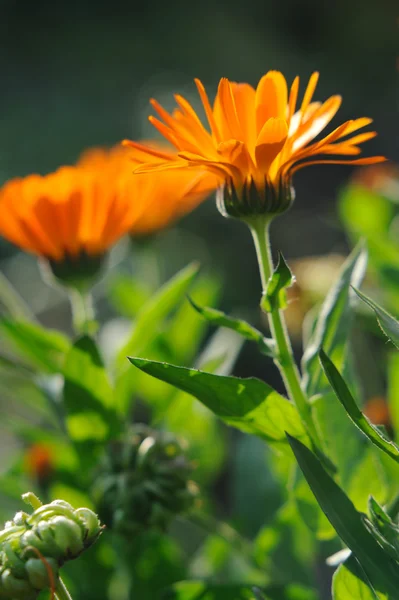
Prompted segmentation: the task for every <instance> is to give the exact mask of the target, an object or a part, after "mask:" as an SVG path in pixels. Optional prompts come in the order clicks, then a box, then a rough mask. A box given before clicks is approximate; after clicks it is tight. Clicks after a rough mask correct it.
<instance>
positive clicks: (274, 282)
mask: <svg viewBox="0 0 399 600" xmlns="http://www.w3.org/2000/svg"><path fill="white" fill-rule="evenodd" d="M293 280H294V278H293V275H292V273H291V270H290V268H289V266H288V265H287V263H286V262H285V260H284V256H283V255H282V254H281V252H279V255H278V263H277V266H276V268H275V269H274V272H273V275H272V276H271V277H270V279H269V281H268V282H267V287H266V290H265V293H264V295H263V298H262V302H261V307H262V308H263V309H264V310H265V311H266V312H271V311H272V310H274V309H275V308H285V307H286V306H287V298H286V293H285V290H286V288H288V287H290V285H292V283H293Z"/></svg>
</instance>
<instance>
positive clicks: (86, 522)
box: [0, 494, 102, 600]
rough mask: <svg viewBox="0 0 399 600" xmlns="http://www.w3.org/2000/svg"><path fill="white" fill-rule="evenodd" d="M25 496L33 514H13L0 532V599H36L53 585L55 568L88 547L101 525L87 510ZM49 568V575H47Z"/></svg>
mask: <svg viewBox="0 0 399 600" xmlns="http://www.w3.org/2000/svg"><path fill="white" fill-rule="evenodd" d="M32 496H33V495H32V494H26V495H25V499H27V500H28V502H29V503H31V504H32V506H33V508H34V512H33V513H32V514H31V515H28V514H27V513H17V515H16V516H15V518H14V520H13V521H9V522H8V523H7V527H6V528H5V529H3V530H2V531H0V599H2V598H4V599H5V600H20V599H21V600H36V599H37V596H38V593H39V592H40V591H41V590H42V589H47V588H49V587H52V586H53V585H54V584H56V583H57V578H58V571H59V568H60V567H61V566H62V565H63V564H64V563H65V562H66V561H68V560H70V559H73V558H76V557H77V556H78V555H79V554H80V553H81V552H82V551H83V550H84V549H85V548H88V547H89V546H90V545H92V544H93V543H94V542H95V540H96V539H97V537H98V536H99V534H100V533H101V530H102V528H101V526H100V523H99V521H98V518H97V516H96V515H95V514H94V513H93V512H92V511H91V510H89V509H87V508H80V509H77V510H74V508H73V507H72V506H71V505H70V504H68V503H67V502H64V501H62V500H57V501H54V502H51V503H50V504H46V505H44V506H43V505H41V504H40V500H39V499H37V498H34V497H33V500H34V502H33V503H32V502H30V499H31V498H32ZM50 569H51V572H50Z"/></svg>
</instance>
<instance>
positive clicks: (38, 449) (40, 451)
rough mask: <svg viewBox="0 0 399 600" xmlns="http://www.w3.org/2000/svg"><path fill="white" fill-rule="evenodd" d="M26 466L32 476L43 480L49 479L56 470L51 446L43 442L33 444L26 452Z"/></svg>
mask: <svg viewBox="0 0 399 600" xmlns="http://www.w3.org/2000/svg"><path fill="white" fill-rule="evenodd" d="M25 468H26V470H27V472H28V473H29V475H30V476H31V477H32V478H34V479H37V480H38V481H42V482H43V481H45V480H47V479H48V478H49V477H50V476H51V474H52V473H53V470H54V460H53V455H52V452H51V450H50V448H49V447H48V446H47V445H46V444H42V443H37V444H33V446H31V447H30V448H28V450H27V452H26V454H25Z"/></svg>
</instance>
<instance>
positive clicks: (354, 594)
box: [332, 555, 387, 600]
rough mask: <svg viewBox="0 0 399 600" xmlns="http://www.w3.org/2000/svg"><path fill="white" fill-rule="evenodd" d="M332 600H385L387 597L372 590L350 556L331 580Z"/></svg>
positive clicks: (362, 572)
mask: <svg viewBox="0 0 399 600" xmlns="http://www.w3.org/2000/svg"><path fill="white" fill-rule="evenodd" d="M332 592H333V600H354V599H355V598H356V600H386V599H387V596H386V594H383V593H378V595H377V594H376V592H375V591H374V590H373V589H372V587H371V584H370V582H369V580H368V577H367V576H366V574H365V572H364V571H363V569H362V567H361V566H360V565H359V563H358V561H357V560H356V558H355V557H354V556H353V555H352V556H350V558H348V560H347V561H346V562H345V563H344V564H342V565H340V566H339V567H338V569H337V570H336V572H335V573H334V578H333V586H332Z"/></svg>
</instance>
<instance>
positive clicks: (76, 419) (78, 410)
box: [63, 336, 118, 459]
mask: <svg viewBox="0 0 399 600" xmlns="http://www.w3.org/2000/svg"><path fill="white" fill-rule="evenodd" d="M64 377H65V383H64V393H63V399H64V405H65V409H66V412H67V419H66V424H67V428H68V433H69V435H70V437H71V439H72V440H73V441H74V442H75V443H77V444H83V443H85V444H86V445H89V446H90V445H98V444H101V443H103V442H104V441H105V440H107V439H109V438H110V437H111V436H113V435H115V433H116V432H117V430H118V421H117V418H116V413H115V408H114V395H113V390H112V388H111V385H110V382H109V380H108V376H107V373H106V371H105V368H104V365H103V363H102V359H101V357H100V354H99V351H98V348H97V345H96V343H95V342H94V340H92V339H91V338H90V337H88V336H83V337H81V338H80V339H78V340H77V341H76V342H75V343H74V345H73V346H72V348H71V350H70V352H69V353H68V355H67V358H66V362H65V367H64ZM89 454H90V449H89V448H87V451H86V452H81V453H80V456H81V458H84V459H86V458H87V459H89V458H90V456H88V455H89Z"/></svg>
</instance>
